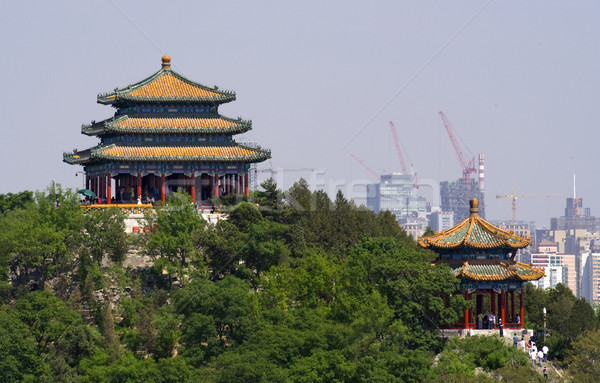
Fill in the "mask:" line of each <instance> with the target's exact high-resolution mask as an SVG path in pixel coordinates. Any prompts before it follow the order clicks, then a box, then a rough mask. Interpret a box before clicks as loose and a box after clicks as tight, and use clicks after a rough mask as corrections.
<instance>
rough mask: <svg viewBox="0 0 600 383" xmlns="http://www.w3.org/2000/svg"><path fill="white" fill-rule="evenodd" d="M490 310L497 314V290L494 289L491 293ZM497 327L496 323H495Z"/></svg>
mask: <svg viewBox="0 0 600 383" xmlns="http://www.w3.org/2000/svg"><path fill="white" fill-rule="evenodd" d="M490 294H491V295H490V312H491V313H492V314H494V315H496V292H495V291H494V290H492V291H491V293H490ZM494 328H495V324H494Z"/></svg>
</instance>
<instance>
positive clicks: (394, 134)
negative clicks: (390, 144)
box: [390, 121, 408, 174]
mask: <svg viewBox="0 0 600 383" xmlns="http://www.w3.org/2000/svg"><path fill="white" fill-rule="evenodd" d="M390 131H391V132H392V138H393V139H394V145H395V146H396V154H397V155H398V160H400V167H401V168H402V174H408V171H407V170H406V163H405V162H404V156H403V155H402V150H401V148H400V140H399V139H398V131H397V130H396V126H394V123H393V122H392V121H390Z"/></svg>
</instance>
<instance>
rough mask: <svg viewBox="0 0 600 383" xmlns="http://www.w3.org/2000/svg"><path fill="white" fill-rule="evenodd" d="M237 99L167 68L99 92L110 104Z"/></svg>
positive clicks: (102, 99)
mask: <svg viewBox="0 0 600 383" xmlns="http://www.w3.org/2000/svg"><path fill="white" fill-rule="evenodd" d="M233 100H235V93H234V92H229V91H223V90H218V89H217V88H216V87H215V88H209V87H207V86H204V85H202V84H198V83H196V82H194V81H191V80H188V79H187V78H185V77H183V76H182V75H180V74H178V73H177V72H174V71H172V70H171V69H165V68H164V67H163V69H161V70H159V71H158V72H156V73H155V74H153V75H152V76H150V77H148V78H146V79H145V80H142V81H140V82H138V83H136V84H133V85H129V86H127V87H125V88H122V89H115V91H114V92H109V93H107V94H101V95H98V102H99V103H101V104H109V105H110V104H115V103H118V102H119V101H141V102H167V101H171V102H177V101H184V102H210V103H224V102H229V101H233Z"/></svg>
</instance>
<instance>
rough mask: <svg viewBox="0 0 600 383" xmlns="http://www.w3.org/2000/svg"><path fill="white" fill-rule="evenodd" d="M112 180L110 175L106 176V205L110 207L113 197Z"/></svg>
mask: <svg viewBox="0 0 600 383" xmlns="http://www.w3.org/2000/svg"><path fill="white" fill-rule="evenodd" d="M111 183H112V178H111V176H110V173H108V174H107V175H106V203H107V204H109V205H110V197H111V196H112V185H111Z"/></svg>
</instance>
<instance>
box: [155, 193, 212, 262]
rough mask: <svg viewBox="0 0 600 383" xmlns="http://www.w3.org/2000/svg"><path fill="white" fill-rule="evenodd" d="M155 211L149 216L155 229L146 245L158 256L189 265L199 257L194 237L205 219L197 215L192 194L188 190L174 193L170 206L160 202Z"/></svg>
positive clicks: (169, 202)
mask: <svg viewBox="0 0 600 383" xmlns="http://www.w3.org/2000/svg"><path fill="white" fill-rule="evenodd" d="M155 210H156V211H155V213H149V214H147V215H146V221H147V222H148V224H149V225H150V226H151V227H152V228H153V231H152V233H151V234H150V236H149V238H148V242H147V244H146V247H147V249H148V251H149V253H150V254H151V255H153V256H155V257H163V258H166V259H168V260H169V261H171V262H178V263H180V264H181V265H182V266H186V265H187V264H188V262H189V261H190V259H191V260H196V257H195V256H196V248H195V246H194V244H195V242H194V236H195V234H196V232H197V231H198V230H200V229H201V228H202V227H203V225H204V221H203V220H202V218H201V217H200V216H199V215H198V214H196V211H195V210H194V206H193V204H192V200H191V197H190V196H189V195H187V194H185V193H173V196H171V197H169V198H168V199H167V203H166V205H159V206H158V207H157V208H156V209H155Z"/></svg>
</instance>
